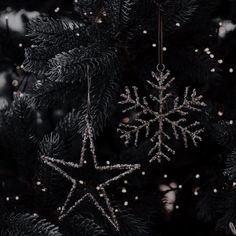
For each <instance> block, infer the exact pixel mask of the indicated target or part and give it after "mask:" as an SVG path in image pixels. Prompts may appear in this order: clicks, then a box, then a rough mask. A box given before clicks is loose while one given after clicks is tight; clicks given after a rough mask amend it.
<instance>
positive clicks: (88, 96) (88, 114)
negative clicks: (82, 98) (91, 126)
mask: <svg viewBox="0 0 236 236" xmlns="http://www.w3.org/2000/svg"><path fill="white" fill-rule="evenodd" d="M86 76H87V80H88V81H87V82H88V94H87V116H88V119H89V120H90V118H91V98H90V88H91V77H90V75H89V67H88V66H87V71H86Z"/></svg>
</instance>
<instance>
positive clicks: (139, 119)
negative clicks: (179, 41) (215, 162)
mask: <svg viewBox="0 0 236 236" xmlns="http://www.w3.org/2000/svg"><path fill="white" fill-rule="evenodd" d="M152 77H153V81H147V83H148V84H149V85H150V86H151V87H152V88H153V89H154V90H156V91H157V95H153V94H150V95H149V98H148V99H147V98H146V97H143V98H140V97H139V95H138V88H137V87H135V86H133V87H132V90H130V89H129V88H128V87H126V89H125V94H121V98H123V100H122V101H121V102H119V103H120V104H123V105H126V106H128V108H126V109H124V110H123V113H126V112H132V111H133V112H135V113H136V114H135V118H134V121H132V122H127V123H120V124H119V128H118V132H119V133H120V134H121V135H120V137H121V138H122V139H124V140H125V144H126V145H128V144H129V143H130V142H131V140H132V137H134V145H135V146H137V145H138V140H139V136H140V133H141V132H143V130H144V131H145V137H146V138H150V140H151V142H152V143H153V146H152V148H151V150H150V151H149V154H148V155H149V156H150V157H151V159H150V162H153V161H155V160H157V161H158V162H160V161H161V160H162V159H163V158H164V159H166V160H170V157H169V154H173V155H174V154H175V150H174V149H173V148H172V147H170V145H169V144H168V140H170V139H171V137H172V136H173V137H174V138H175V139H179V138H180V137H182V140H183V142H184V146H185V148H187V147H188V139H190V140H192V142H193V144H194V145H195V146H197V142H198V141H201V140H202V138H201V136H200V134H201V133H202V132H203V131H204V129H203V128H200V127H199V125H200V122H198V121H195V122H193V123H189V121H188V119H187V118H188V116H189V112H190V111H194V112H201V108H202V107H205V106H206V104H205V103H204V102H203V101H202V98H203V97H202V96H201V95H200V96H198V95H197V93H196V90H195V89H194V90H193V91H192V92H190V91H189V88H188V87H187V88H185V93H184V97H183V99H182V100H181V99H180V98H179V97H176V98H175V99H174V100H173V102H172V104H171V107H170V106H168V107H167V106H166V102H167V100H168V99H170V97H173V94H172V93H171V91H170V87H171V84H172V83H173V81H174V79H175V78H170V72H169V71H167V72H166V73H165V72H163V71H160V70H159V69H158V68H157V72H152ZM150 104H152V105H153V104H155V107H156V108H157V109H155V110H154V109H152V108H151V106H150ZM152 125H154V126H156V127H157V128H158V129H157V131H155V132H154V133H153V134H152V133H150V128H151V126H152ZM168 126H169V127H170V128H171V130H172V135H169V134H167V132H166V128H167V127H168Z"/></svg>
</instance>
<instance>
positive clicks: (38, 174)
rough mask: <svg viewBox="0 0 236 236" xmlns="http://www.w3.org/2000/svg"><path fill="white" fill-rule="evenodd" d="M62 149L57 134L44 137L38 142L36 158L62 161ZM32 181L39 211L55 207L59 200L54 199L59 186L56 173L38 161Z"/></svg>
mask: <svg viewBox="0 0 236 236" xmlns="http://www.w3.org/2000/svg"><path fill="white" fill-rule="evenodd" d="M64 148H65V147H64V143H63V140H62V139H61V137H60V136H59V134H58V133H56V132H54V133H51V134H49V135H46V136H45V137H44V138H43V140H42V141H41V142H40V144H39V153H38V156H39V157H40V156H48V157H52V158H57V159H62V158H63V156H64V153H65V151H66V150H65V149H64ZM34 179H35V183H36V185H35V188H36V189H38V190H39V191H37V193H36V195H35V204H37V207H39V206H40V209H41V210H43V209H48V208H50V209H51V208H53V207H54V206H57V203H58V201H59V199H57V200H56V199H55V191H56V189H57V187H58V186H60V184H61V181H60V178H58V173H57V172H55V171H53V170H52V168H50V167H48V166H46V165H44V164H43V163H42V162H40V161H38V162H37V163H36V165H35V177H34ZM37 183H38V184H37ZM39 183H40V184H39ZM45 186H47V188H46V191H42V189H43V188H45Z"/></svg>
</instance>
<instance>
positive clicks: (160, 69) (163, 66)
mask: <svg viewBox="0 0 236 236" xmlns="http://www.w3.org/2000/svg"><path fill="white" fill-rule="evenodd" d="M156 69H157V71H158V72H164V71H165V69H166V67H165V65H164V64H158V65H157V67H156Z"/></svg>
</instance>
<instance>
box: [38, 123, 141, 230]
mask: <svg viewBox="0 0 236 236" xmlns="http://www.w3.org/2000/svg"><path fill="white" fill-rule="evenodd" d="M87 143H88V144H89V149H90V152H91V155H92V163H91V164H92V165H89V160H88V162H87V161H86V160H85V158H84V156H85V152H86V146H87V145H86V144H87ZM41 160H42V161H43V163H44V164H46V165H48V166H49V167H51V168H52V169H54V170H55V171H56V172H58V173H59V174H60V175H61V176H62V177H64V178H65V179H67V180H69V181H70V182H71V184H72V185H71V188H70V191H69V193H68V195H67V197H66V200H65V202H64V204H63V206H62V207H61V208H60V210H59V220H62V219H63V218H64V217H66V216H67V215H68V214H69V213H71V212H72V211H73V210H74V209H75V208H76V207H77V206H79V205H80V204H81V203H82V202H83V201H85V200H88V201H89V202H90V203H92V204H93V205H94V206H95V207H96V208H97V209H98V210H99V211H100V212H101V213H102V215H103V216H104V217H105V218H106V219H107V220H108V221H109V222H110V224H111V225H112V226H114V228H115V230H116V231H119V223H118V221H117V218H116V214H115V210H114V209H113V207H112V205H111V203H110V200H109V197H108V196H107V193H106V190H105V188H106V187H107V186H109V185H110V184H111V183H112V182H115V181H117V180H119V179H121V178H123V177H124V176H127V175H129V174H131V173H132V172H134V171H135V170H137V169H139V168H140V165H139V164H134V165H131V164H116V165H105V166H99V165H98V163H97V158H96V154H95V146H94V143H93V135H92V128H91V126H90V124H89V122H87V125H86V129H85V132H84V136H83V143H82V148H81V157H80V163H79V164H77V163H73V162H66V161H64V160H59V159H54V158H51V157H47V156H41ZM65 169H70V170H67V171H66V170H65ZM75 171H76V173H77V174H79V175H80V178H74V177H72V176H71V173H72V172H75Z"/></svg>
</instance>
